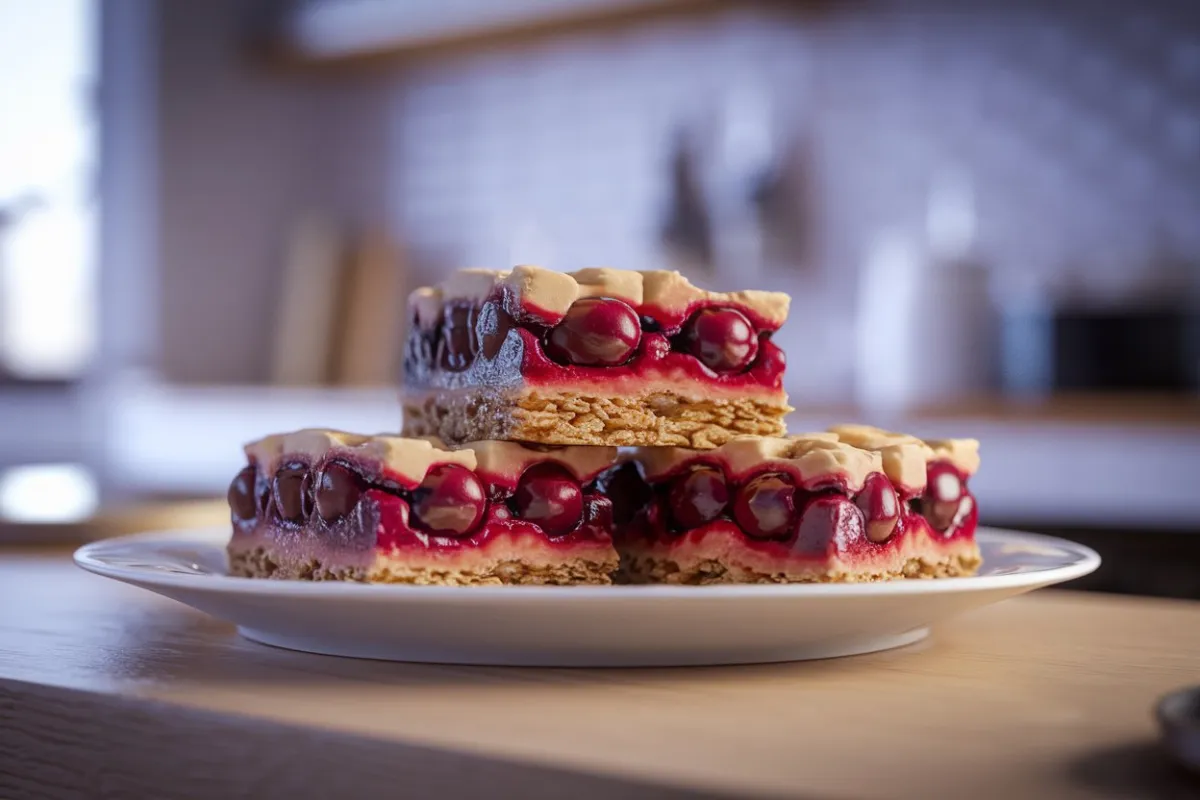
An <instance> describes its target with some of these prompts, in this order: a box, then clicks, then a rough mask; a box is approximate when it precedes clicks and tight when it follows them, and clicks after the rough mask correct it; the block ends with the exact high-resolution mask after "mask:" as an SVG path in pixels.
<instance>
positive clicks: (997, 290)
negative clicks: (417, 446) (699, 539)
mask: <svg viewBox="0 0 1200 800" xmlns="http://www.w3.org/2000/svg"><path fill="white" fill-rule="evenodd" d="M518 263H535V264H541V265H543V266H549V267H554V268H561V269H575V268H579V267H583V266H596V265H608V266H616V267H622V268H632V269H654V268H663V267H672V268H678V269H681V270H683V271H685V272H686V273H687V274H688V275H689V276H690V277H691V278H692V280H693V281H694V282H696V283H699V284H701V285H704V286H707V287H709V288H718V289H729V288H745V287H757V288H769V289H779V290H783V291H787V292H790V293H791V294H792V297H793V306H792V314H791V320H790V321H789V322H788V324H787V326H786V327H785V328H784V330H783V331H782V332H781V333H780V335H779V339H778V341H780V342H781V344H782V345H783V347H784V349H785V350H787V352H788V355H789V372H788V381H789V383H790V386H789V389H790V392H791V394H792V398H793V405H795V406H797V408H798V409H799V410H798V411H797V413H796V414H795V418H794V419H793V420H792V422H791V426H792V429H793V430H799V429H803V428H809V427H817V426H824V425H826V424H829V423H830V422H835V421H845V420H848V419H852V418H853V419H860V420H863V421H870V422H874V423H877V424H881V425H885V426H892V427H902V428H905V429H911V430H913V431H915V432H918V433H922V434H927V435H942V434H946V435H969V436H978V438H980V439H981V440H982V442H983V453H984V468H983V470H982V472H981V473H980V474H979V476H978V477H977V478H976V480H975V482H974V484H973V485H974V486H975V488H976V491H977V494H978V495H979V498H980V505H981V508H982V510H983V517H984V521H985V522H987V523H990V524H998V525H1012V526H1020V527H1026V528H1030V529H1033V530H1040V531H1047V532H1056V533H1064V534H1066V535H1068V536H1071V537H1072V538H1075V539H1077V540H1080V541H1084V542H1087V543H1089V544H1092V545H1093V546H1095V547H1097V548H1098V549H1099V550H1100V551H1101V553H1102V554H1103V555H1104V556H1105V558H1106V564H1105V567H1104V568H1103V569H1102V570H1101V571H1100V572H1099V573H1097V574H1096V575H1095V576H1093V577H1092V578H1090V579H1089V580H1088V582H1087V583H1086V584H1085V585H1087V586H1089V587H1091V588H1096V589H1103V590H1109V591H1122V592H1138V593H1155V594H1164V595H1176V596H1190V597H1200V569H1198V568H1197V565H1198V564H1200V486H1198V484H1197V480H1196V475H1197V472H1198V471H1200V470H1198V468H1200V325H1198V323H1197V320H1198V319H1200V315H1198V309H1200V4H1196V3H1186V2H1170V1H1169V0H1148V1H1147V2H1142V3H1138V4H1105V3H1096V2H1087V0H1078V2H1066V1H1063V2H1057V1H1056V2H1044V3H1039V2H999V1H997V2H982V1H979V2H970V1H968V2H952V1H951V0H945V1H941V0H908V1H907V2H899V1H898V0H897V1H896V2H891V1H885V0H866V1H862V2H850V1H849V0H845V1H844V2H838V1H837V0H825V1H824V2H818V1H817V0H813V1H812V2H788V3H785V2H767V3H755V2H733V1H732V0H509V1H508V2H505V3H493V2H490V0H307V1H304V0H301V1H300V2H258V1H257V0H254V1H252V0H206V2H195V1H194V0H161V1H160V2H155V1H154V0H98V1H97V2H89V0H40V2H38V3H30V2H25V0H0V518H3V519H4V520H5V522H4V523H0V538H4V537H7V538H8V539H10V540H13V541H16V540H21V541H31V540H32V541H49V540H51V539H54V538H64V537H65V538H71V537H78V536H80V535H99V534H100V533H103V532H105V531H108V530H113V531H116V530H126V529H132V528H137V527H152V526H153V525H155V524H163V525H166V524H171V525H175V524H189V523H192V522H195V523H203V522H208V521H210V520H211V521H217V522H220V520H222V519H223V518H224V516H225V512H224V511H223V507H222V503H221V501H213V500H212V499H211V498H214V497H217V496H218V495H222V494H223V493H224V490H225V486H226V485H227V482H228V480H229V478H230V476H231V475H233V474H234V473H235V472H236V470H237V469H238V467H239V465H240V464H241V461H242V457H241V453H240V445H241V444H242V443H243V442H244V441H246V440H249V439H253V438H257V437H258V436H260V435H262V434H264V433H267V432H271V431H276V430H282V429H286V428H292V427H300V426H306V425H316V426H329V427H343V428H350V429H358V430H364V431H382V430H388V429H392V430H394V429H397V428H398V427H399V422H400V420H399V407H398V402H397V388H396V386H397V379H398V373H399V364H400V337H401V336H402V333H403V327H404V325H405V320H404V313H403V307H404V306H403V297H404V294H405V293H406V292H407V291H408V290H410V289H411V288H413V287H414V286H417V285H421V284H422V283H425V282H428V281H434V280H437V279H438V278H439V276H441V275H442V274H443V273H444V272H445V271H447V270H449V269H452V268H456V267H460V266H489V267H507V266H511V265H513V264H518ZM156 509H157V511H156ZM81 523H82V524H81Z"/></svg>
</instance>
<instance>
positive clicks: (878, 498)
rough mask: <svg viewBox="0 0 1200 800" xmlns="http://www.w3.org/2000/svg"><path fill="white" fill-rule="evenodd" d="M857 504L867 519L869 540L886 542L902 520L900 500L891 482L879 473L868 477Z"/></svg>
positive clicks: (856, 501)
mask: <svg viewBox="0 0 1200 800" xmlns="http://www.w3.org/2000/svg"><path fill="white" fill-rule="evenodd" d="M855 504H856V505H857V506H858V507H859V508H860V509H861V510H862V512H863V516H865V517H866V520H867V538H868V539H870V540H871V541H872V542H876V543H879V542H886V541H887V540H888V537H890V536H891V535H892V532H893V531H895V530H896V523H897V522H899V520H900V498H899V497H897V495H896V490H895V489H894V488H893V487H892V484H891V481H889V480H888V479H887V478H886V477H884V476H883V475H880V474H879V473H874V474H872V475H869V476H867V480H866V481H865V482H864V483H863V488H862V491H861V492H859V493H858V497H856V498H855Z"/></svg>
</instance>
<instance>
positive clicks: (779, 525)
mask: <svg viewBox="0 0 1200 800" xmlns="http://www.w3.org/2000/svg"><path fill="white" fill-rule="evenodd" d="M733 518H734V519H735V520H737V524H738V525H739V526H740V527H741V529H742V530H743V531H745V532H746V534H747V535H749V536H753V537H755V538H757V539H774V538H777V537H781V536H784V535H786V534H787V532H788V531H789V530H790V529H791V528H792V525H793V524H794V523H795V518H796V487H795V486H793V485H792V483H791V481H790V480H788V478H787V477H786V476H784V475H778V474H774V473H769V474H766V475H759V476H758V477H757V478H754V479H753V480H752V481H750V482H749V483H748V484H746V485H745V486H743V487H742V488H741V491H739V492H738V493H737V495H736V496H735V497H734V499H733Z"/></svg>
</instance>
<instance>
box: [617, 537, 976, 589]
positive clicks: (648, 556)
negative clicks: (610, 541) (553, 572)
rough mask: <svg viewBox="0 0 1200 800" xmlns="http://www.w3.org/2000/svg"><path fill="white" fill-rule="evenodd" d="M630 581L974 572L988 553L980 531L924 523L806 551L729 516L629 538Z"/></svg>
mask: <svg viewBox="0 0 1200 800" xmlns="http://www.w3.org/2000/svg"><path fill="white" fill-rule="evenodd" d="M617 552H619V553H620V554H621V570H620V575H619V581H620V582H623V583H673V584H689V585H705V584H714V583H869V582H874V581H886V580H895V579H902V578H952V577H959V576H965V575H973V574H974V573H975V571H976V570H978V569H979V565H980V564H981V563H982V561H983V559H982V558H981V557H980V553H979V545H978V544H977V543H976V542H975V539H974V537H973V536H967V535H963V534H961V533H960V534H956V535H954V536H953V537H951V538H944V537H942V536H941V535H940V534H935V533H932V532H930V531H929V529H928V528H926V527H925V526H924V525H922V526H920V528H914V529H913V530H910V531H908V532H906V533H904V534H898V535H897V537H896V538H895V539H893V540H891V541H889V542H888V543H887V544H885V545H884V546H883V548H882V549H876V548H875V547H873V546H872V547H870V548H868V549H865V550H859V551H857V552H847V553H836V554H829V555H825V556H817V555H812V556H804V555H797V554H794V553H792V552H789V550H788V546H787V545H784V544H778V543H774V542H765V543H764V542H756V541H753V540H750V539H747V538H746V537H745V535H744V534H742V533H741V532H739V531H738V530H737V528H735V527H734V526H733V525H731V524H729V523H727V522H723V523H717V524H714V525H711V526H709V527H707V528H705V529H700V530H696V531H691V532H689V533H687V534H684V535H682V536H680V537H679V538H678V539H674V540H670V541H641V540H637V539H632V540H625V541H621V542H618V543H617Z"/></svg>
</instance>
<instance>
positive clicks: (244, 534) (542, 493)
mask: <svg viewBox="0 0 1200 800" xmlns="http://www.w3.org/2000/svg"><path fill="white" fill-rule="evenodd" d="M246 456H247V461H248V462H249V463H248V465H247V466H246V467H244V468H243V469H242V470H241V471H239V472H238V473H237V475H236V476H235V477H234V479H233V481H232V482H231V484H230V487H229V492H228V499H229V505H230V517H231V523H232V528H233V536H232V538H231V539H230V542H229V545H228V554H229V561H230V569H231V572H232V573H233V574H235V575H240V576H244V577H275V578H292V579H308V580H357V581H368V582H389V583H417V584H448V585H475V584H481V585H490V584H498V583H500V584H519V583H531V584H538V583H550V584H574V583H608V582H611V580H612V574H613V573H614V572H615V571H616V568H617V554H616V550H615V549H614V548H613V543H612V528H613V521H612V516H613V515H612V503H611V501H610V500H609V499H608V498H607V497H605V496H603V495H602V494H600V492H599V489H598V488H597V479H598V478H599V476H600V474H601V473H602V472H604V471H605V470H608V469H610V468H611V467H612V466H613V463H614V462H615V460H616V457H617V451H616V449H615V448H605V447H563V448H554V447H535V446H526V445H523V444H518V443H515V442H472V443H471V444H470V445H468V446H464V447H461V448H450V447H447V446H446V445H444V444H442V443H441V442H438V441H436V440H429V439H406V438H403V437H392V436H358V435H354V434H348V433H342V432H339V431H327V430H303V431H296V432H294V433H287V434H280V435H276V436H268V437H266V438H265V439H262V440H259V441H257V442H253V443H251V444H249V445H247V446H246ZM261 494H265V495H267V499H265V500H263V499H260V495H261Z"/></svg>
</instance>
